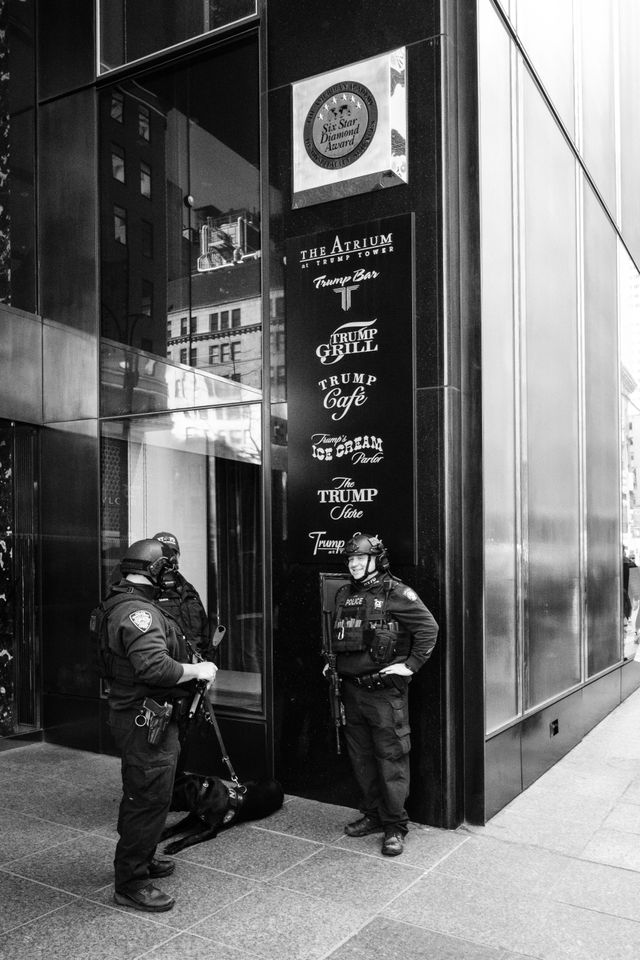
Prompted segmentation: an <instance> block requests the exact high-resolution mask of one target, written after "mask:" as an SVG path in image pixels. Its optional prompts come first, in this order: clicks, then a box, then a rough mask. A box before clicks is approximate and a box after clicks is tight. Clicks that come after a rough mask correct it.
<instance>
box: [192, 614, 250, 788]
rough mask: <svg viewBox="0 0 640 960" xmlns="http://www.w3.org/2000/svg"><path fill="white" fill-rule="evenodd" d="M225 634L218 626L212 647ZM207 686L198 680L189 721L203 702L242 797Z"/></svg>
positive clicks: (215, 645) (194, 652) (226, 764)
mask: <svg viewBox="0 0 640 960" xmlns="http://www.w3.org/2000/svg"><path fill="white" fill-rule="evenodd" d="M225 632H226V631H225V628H224V627H222V626H220V624H218V626H217V627H216V630H215V634H214V637H213V638H212V645H213V647H214V648H216V647H218V645H219V644H220V641H221V640H222V638H223V637H224V635H225ZM184 639H185V642H186V644H187V647H188V648H189V651H190V652H191V654H192V656H193V658H194V659H195V660H199V661H200V662H202V661H203V660H204V657H202V655H201V654H200V653H199V652H198V651H197V650H195V649H194V647H193V646H192V644H191V643H190V642H189V640H188V639H187V638H186V637H185V638H184ZM208 686H209V684H208V683H206V682H204V681H202V680H199V681H198V682H197V683H196V690H197V693H196V696H195V697H194V698H193V702H192V704H191V709H190V710H189V720H192V719H193V717H194V716H195V714H196V713H197V711H198V707H199V706H200V704H201V703H202V701H203V700H204V702H205V704H206V707H207V712H208V714H209V720H210V721H211V723H212V724H213V729H214V730H215V732H216V737H217V738H218V745H219V746H220V753H221V754H222V761H223V763H224V764H225V766H226V767H227V770H228V771H229V774H230V776H231V780H232V781H233V784H234V787H235V789H236V792H237V794H238V797H242V796H243V795H244V794H245V793H246V791H247V788H246V787H245V786H244V785H243V784H242V783H240V781H239V780H238V776H237V774H236V772H235V770H234V769H233V764H232V763H231V760H230V758H229V754H228V753H227V749H226V747H225V745H224V740H223V739H222V733H221V732H220V727H219V725H218V721H217V719H216V715H215V713H214V712H213V706H212V705H211V701H210V700H209V697H208V696H207V688H208Z"/></svg>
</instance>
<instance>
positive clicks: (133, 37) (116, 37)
mask: <svg viewBox="0 0 640 960" xmlns="http://www.w3.org/2000/svg"><path fill="white" fill-rule="evenodd" d="M98 10H99V16H100V31H99V39H100V72H101V73H105V72H106V71H108V70H113V69H115V68H116V67H120V66H122V65H123V64H125V63H131V62H132V61H133V60H139V59H140V58H141V57H147V56H149V55H150V54H152V53H158V52H159V51H160V50H167V49H169V48H170V47H172V46H174V45H175V44H179V43H184V41H185V40H192V39H193V38H194V37H199V36H202V35H203V34H205V33H209V31H210V30H216V29H218V28H219V27H224V26H225V25H226V24H228V23H233V22H235V21H238V20H243V19H244V18H245V17H251V16H255V13H256V0H231V2H220V0H216V2H215V3H214V2H212V0H204V2H203V0H199V2H198V3H176V2H175V0H156V3H155V4H154V6H153V14H149V16H143V15H142V14H141V10H140V0H118V2H117V3H114V2H113V0H100V3H99V4H98Z"/></svg>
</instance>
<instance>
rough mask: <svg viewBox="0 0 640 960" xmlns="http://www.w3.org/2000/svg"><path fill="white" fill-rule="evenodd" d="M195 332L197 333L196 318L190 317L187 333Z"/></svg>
mask: <svg viewBox="0 0 640 960" xmlns="http://www.w3.org/2000/svg"><path fill="white" fill-rule="evenodd" d="M197 332H198V318H197V317H191V318H190V320H189V333H197Z"/></svg>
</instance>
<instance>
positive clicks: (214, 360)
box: [209, 346, 220, 367]
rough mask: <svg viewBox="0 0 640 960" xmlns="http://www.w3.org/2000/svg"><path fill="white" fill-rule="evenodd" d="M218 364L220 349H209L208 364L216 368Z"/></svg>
mask: <svg viewBox="0 0 640 960" xmlns="http://www.w3.org/2000/svg"><path fill="white" fill-rule="evenodd" d="M219 363H220V347H219V346H213V347H209V364H210V366H212V367H215V366H217V365H218V364H219Z"/></svg>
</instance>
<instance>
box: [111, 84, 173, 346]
mask: <svg viewBox="0 0 640 960" xmlns="http://www.w3.org/2000/svg"><path fill="white" fill-rule="evenodd" d="M100 111H101V131H102V138H101V143H100V170H101V175H100V199H101V205H102V217H101V225H102V236H101V241H102V301H101V308H102V310H101V312H102V317H101V322H102V335H103V336H105V337H108V338H110V339H112V340H117V341H118V342H119V343H125V344H128V345H129V346H136V347H139V348H140V349H142V350H145V351H147V352H149V353H156V354H159V355H160V356H163V355H164V354H165V352H166V350H165V327H164V323H163V322H162V319H161V318H162V317H163V316H165V315H166V288H165V279H164V278H165V271H166V241H165V237H166V233H167V219H166V213H165V181H166V166H165V136H166V126H167V121H166V116H165V115H164V112H163V110H162V107H161V104H160V102H159V100H158V98H157V97H156V96H154V94H153V93H152V92H151V91H150V90H148V89H146V88H145V87H143V86H141V85H140V84H139V83H136V82H133V81H130V82H128V83H127V84H126V86H125V85H123V86H121V87H114V88H113V89H112V90H110V91H109V92H108V93H106V94H104V95H103V96H102V98H101V106H100Z"/></svg>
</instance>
